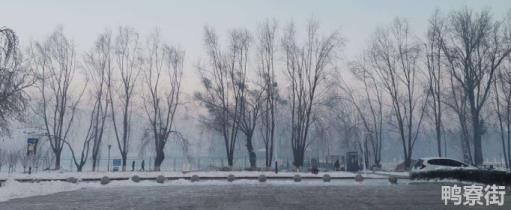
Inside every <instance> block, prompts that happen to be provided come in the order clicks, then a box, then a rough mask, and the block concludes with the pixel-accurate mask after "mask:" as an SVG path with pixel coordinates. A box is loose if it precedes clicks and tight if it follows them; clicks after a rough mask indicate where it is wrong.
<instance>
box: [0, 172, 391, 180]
mask: <svg viewBox="0 0 511 210" xmlns="http://www.w3.org/2000/svg"><path fill="white" fill-rule="evenodd" d="M229 174H233V175H234V176H236V177H258V176H259V175H261V174H263V175H265V176H267V177H293V176H294V175H296V174H299V175H300V176H302V177H317V178H321V177H323V175H325V174H328V175H330V176H331V177H332V178H353V177H355V175H356V173H351V172H344V171H332V172H320V173H319V174H312V173H310V172H300V173H297V172H279V173H277V174H276V173H274V172H260V171H198V172H188V173H183V172H179V171H177V172H174V171H162V172H156V171H155V172H57V171H51V172H39V173H34V174H31V175H28V174H23V173H12V174H7V173H0V180H1V179H18V180H19V179H66V178H69V177H75V178H78V179H99V178H101V177H103V176H108V177H110V178H125V179H129V178H131V177H132V176H134V175H137V176H140V177H141V178H150V177H153V178H154V177H157V176H158V175H163V176H165V177H167V178H176V179H178V178H189V177H191V176H193V175H198V176H199V177H227V176H228V175H229ZM362 176H364V177H366V178H385V177H386V176H385V175H378V174H373V173H364V172H363V173H362Z"/></svg>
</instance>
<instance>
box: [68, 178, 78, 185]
mask: <svg viewBox="0 0 511 210" xmlns="http://www.w3.org/2000/svg"><path fill="white" fill-rule="evenodd" d="M66 182H69V183H73V184H76V183H78V179H77V178H74V177H69V178H67V179H66Z"/></svg>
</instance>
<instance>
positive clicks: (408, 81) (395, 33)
mask: <svg viewBox="0 0 511 210" xmlns="http://www.w3.org/2000/svg"><path fill="white" fill-rule="evenodd" d="M369 53H370V55H369V56H370V59H371V65H372V68H371V69H373V70H374V74H375V75H376V77H377V78H378V82H379V83H381V84H382V85H383V89H384V90H385V92H386V94H387V95H388V97H389V99H390V100H391V104H392V112H393V113H392V115H393V117H394V118H395V119H394V121H393V122H394V126H395V127H396V128H397V131H398V134H399V138H400V140H401V143H402V147H403V158H404V160H405V161H404V163H405V166H406V167H407V168H409V167H410V164H411V159H412V153H413V147H414V145H415V142H416V140H417V137H418V135H419V131H420V128H421V123H422V120H423V116H424V113H425V107H426V105H425V104H426V103H425V101H426V100H427V96H428V94H426V95H423V94H421V91H420V73H421V72H420V71H421V69H420V67H419V64H418V62H419V56H420V47H419V44H418V43H417V42H416V41H414V38H413V36H412V34H411V32H410V28H409V27H408V23H407V21H405V20H402V19H399V18H396V19H395V20H394V23H393V24H392V25H390V26H388V27H385V28H380V29H378V30H377V31H376V33H375V34H374V38H373V41H372V46H371V48H370V50H369Z"/></svg>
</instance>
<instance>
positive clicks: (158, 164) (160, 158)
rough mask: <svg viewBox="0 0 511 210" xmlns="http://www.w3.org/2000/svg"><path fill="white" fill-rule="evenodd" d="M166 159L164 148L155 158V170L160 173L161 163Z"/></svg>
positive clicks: (159, 150)
mask: <svg viewBox="0 0 511 210" xmlns="http://www.w3.org/2000/svg"><path fill="white" fill-rule="evenodd" d="M164 159H165V153H164V152H163V148H161V149H158V150H156V157H155V158H154V170H155V171H160V167H161V163H162V162H163V160H164Z"/></svg>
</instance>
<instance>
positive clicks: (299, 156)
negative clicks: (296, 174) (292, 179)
mask: <svg viewBox="0 0 511 210" xmlns="http://www.w3.org/2000/svg"><path fill="white" fill-rule="evenodd" d="M293 153H294V155H293V165H294V166H295V167H296V168H297V169H298V168H301V167H302V166H303V162H304V161H303V159H304V155H305V150H300V149H297V150H295V151H294V152H293Z"/></svg>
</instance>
